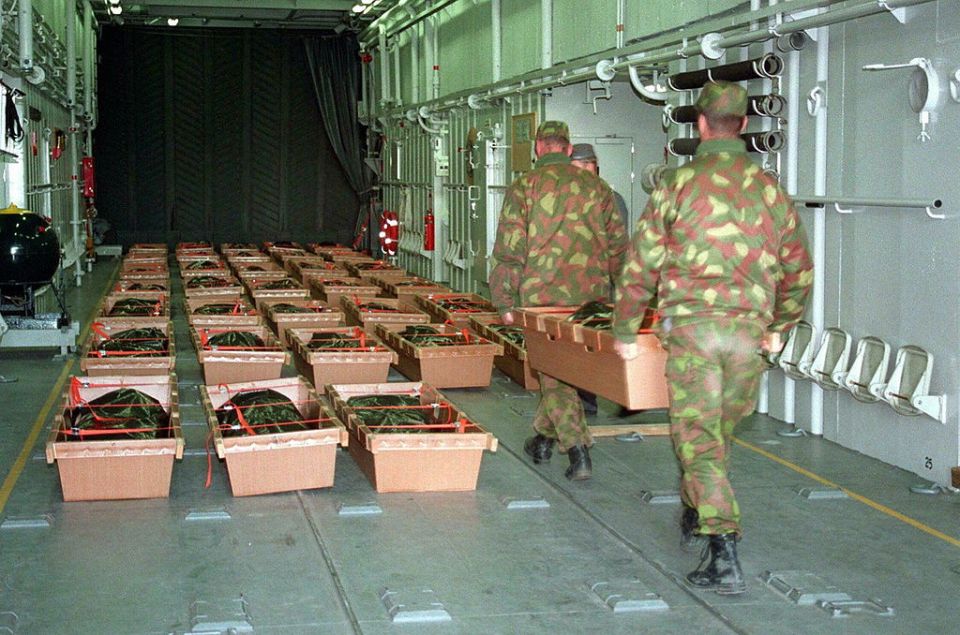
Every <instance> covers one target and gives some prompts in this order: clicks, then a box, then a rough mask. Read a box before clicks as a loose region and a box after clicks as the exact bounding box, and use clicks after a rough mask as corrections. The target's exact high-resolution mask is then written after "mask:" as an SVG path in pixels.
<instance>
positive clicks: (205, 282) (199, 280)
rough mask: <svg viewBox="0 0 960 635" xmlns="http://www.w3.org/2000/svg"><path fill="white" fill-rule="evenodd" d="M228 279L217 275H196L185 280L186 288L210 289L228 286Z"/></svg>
mask: <svg viewBox="0 0 960 635" xmlns="http://www.w3.org/2000/svg"><path fill="white" fill-rule="evenodd" d="M229 286H230V279H229V278H221V277H219V276H197V277H196V278H190V279H189V280H187V288H188V289H212V288H215V287H229Z"/></svg>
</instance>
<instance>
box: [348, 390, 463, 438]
mask: <svg viewBox="0 0 960 635" xmlns="http://www.w3.org/2000/svg"><path fill="white" fill-rule="evenodd" d="M347 405H348V406H350V408H352V409H353V412H354V413H355V414H356V415H357V417H359V418H360V421H361V422H363V424H364V425H366V426H367V427H369V428H376V431H377V432H406V433H422V432H444V431H446V430H447V429H445V428H443V427H437V428H426V427H424V428H421V427H410V426H427V425H437V426H442V425H445V424H446V425H448V424H450V423H452V422H453V421H454V415H455V413H454V411H453V409H452V408H451V407H450V406H449V405H448V404H440V405H437V406H423V405H421V404H420V397H419V396H417V395H357V396H355V397H350V398H349V399H347ZM450 429H452V428H450Z"/></svg>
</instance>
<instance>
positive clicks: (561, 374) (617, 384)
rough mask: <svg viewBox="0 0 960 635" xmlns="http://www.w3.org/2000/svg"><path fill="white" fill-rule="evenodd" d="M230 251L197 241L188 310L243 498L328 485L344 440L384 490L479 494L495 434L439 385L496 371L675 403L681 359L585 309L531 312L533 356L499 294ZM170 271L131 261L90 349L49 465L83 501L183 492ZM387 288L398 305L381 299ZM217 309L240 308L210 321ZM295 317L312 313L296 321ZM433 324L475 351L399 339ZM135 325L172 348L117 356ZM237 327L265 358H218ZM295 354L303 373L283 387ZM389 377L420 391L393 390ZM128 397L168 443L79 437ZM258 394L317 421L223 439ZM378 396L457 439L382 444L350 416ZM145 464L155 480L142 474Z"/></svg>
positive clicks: (151, 252)
mask: <svg viewBox="0 0 960 635" xmlns="http://www.w3.org/2000/svg"><path fill="white" fill-rule="evenodd" d="M221 254H222V256H221V255H218V254H217V253H216V252H214V251H213V249H212V248H210V247H208V246H199V245H198V246H191V247H186V246H181V248H178V250H177V253H176V259H177V261H178V264H179V268H180V275H181V279H182V282H183V286H184V291H185V295H186V298H185V300H184V303H183V308H184V310H185V313H186V315H187V318H188V322H189V324H190V333H191V339H192V341H193V346H194V348H195V349H196V351H197V355H198V358H199V361H200V363H201V365H202V368H203V374H204V381H205V384H206V386H205V387H202V388H201V397H202V400H203V403H204V405H205V406H206V409H207V418H208V422H209V424H210V427H211V435H212V438H213V445H214V447H215V449H216V452H217V454H218V455H219V457H220V458H222V459H224V460H225V462H226V464H227V472H228V475H229V478H230V483H231V488H232V490H233V492H234V494H235V495H247V494H259V493H267V492H276V491H289V490H294V489H309V488H316V487H327V486H330V485H332V483H333V462H334V460H335V456H336V453H335V448H336V446H337V445H338V444H341V445H345V446H346V447H347V448H348V450H349V452H350V453H351V455H353V457H354V458H355V460H356V461H357V463H358V464H359V466H360V467H361V469H362V470H363V471H364V472H365V473H366V474H367V476H368V477H369V479H370V480H371V482H372V483H373V484H374V486H375V487H376V488H377V490H378V491H381V492H386V491H426V490H465V489H474V488H475V487H476V481H477V476H478V472H479V465H480V458H481V456H482V453H483V450H484V449H489V450H494V449H495V448H496V439H495V438H493V436H492V435H490V434H489V433H487V432H486V431H484V430H483V429H482V428H481V427H480V426H478V425H477V424H476V423H474V422H472V421H470V420H469V419H468V418H467V417H466V416H465V415H463V413H461V412H459V411H457V410H456V409H455V408H454V407H453V406H452V405H451V404H450V402H449V401H448V400H446V398H444V397H443V395H442V394H441V393H439V392H438V391H437V389H438V388H447V387H472V386H487V385H489V383H490V375H491V370H492V366H493V364H496V366H497V367H499V368H500V369H501V370H503V371H504V372H505V373H506V374H507V375H509V376H510V377H511V378H513V379H514V381H517V382H518V383H519V384H521V385H523V386H524V387H525V388H527V389H533V388H536V387H537V382H536V378H535V377H536V373H535V371H538V370H539V371H543V372H546V373H548V374H550V375H552V376H554V377H557V378H559V379H561V380H563V381H567V382H569V383H571V384H573V385H576V386H578V387H581V388H583V389H586V390H590V391H592V392H595V393H596V394H598V395H600V396H603V397H606V398H608V399H611V400H612V401H615V402H618V403H621V404H623V405H625V406H627V407H629V408H635V409H640V408H657V407H663V406H665V405H666V404H667V392H666V385H665V381H664V377H663V365H664V362H665V358H666V355H665V353H664V351H663V350H662V348H661V347H660V345H659V342H658V341H657V339H656V337H655V336H654V335H653V334H652V333H650V332H645V333H641V334H639V335H638V343H639V344H640V347H641V355H640V357H639V358H638V359H636V360H631V361H630V362H625V361H623V360H621V359H620V358H619V357H617V355H616V353H615V351H614V350H613V339H612V336H611V335H610V333H609V332H603V331H597V330H594V329H589V328H585V327H583V326H580V325H578V324H575V323H571V322H569V321H567V320H566V317H567V316H568V315H569V314H570V313H572V312H573V310H574V309H572V308H565V309H559V308H558V309H551V308H538V309H527V310H523V311H520V312H519V315H520V321H521V323H522V326H523V328H524V336H525V338H524V339H525V345H524V344H523V343H519V344H518V343H517V342H516V341H513V340H511V339H508V338H506V337H504V335H503V333H502V332H501V331H500V330H499V329H498V324H499V318H498V316H497V314H496V311H495V310H494V308H493V307H492V306H491V305H489V303H488V302H486V301H485V300H484V299H483V298H481V297H479V296H475V295H470V294H454V293H451V292H450V290H449V289H446V288H444V287H441V286H439V285H437V284H436V283H433V282H430V281H427V280H422V279H418V278H414V277H410V276H407V275H406V274H405V272H404V271H402V270H400V269H397V268H395V267H393V266H392V265H389V264H388V263H384V262H381V261H375V260H373V259H372V258H369V257H368V256H363V255H361V254H357V253H355V252H351V251H349V250H344V249H336V248H313V249H312V250H311V251H310V252H308V251H307V250H305V249H303V248H300V247H299V246H289V247H288V246H277V245H272V246H268V247H267V248H266V251H265V252H263V251H259V250H257V248H256V247H255V246H249V245H242V246H241V245H236V246H235V245H230V246H223V247H222V248H221ZM167 261H168V255H167V253H166V251H165V249H164V248H163V247H162V246H152V245H140V246H135V247H134V248H132V249H131V251H130V253H129V254H128V256H127V258H126V259H125V260H124V261H123V263H122V265H121V273H120V279H119V281H118V282H117V283H116V285H115V286H114V288H113V290H112V293H110V294H108V295H107V296H106V297H105V298H104V300H103V304H102V307H101V310H100V311H99V312H98V313H99V317H98V318H97V321H96V323H95V325H94V328H93V329H92V332H91V334H90V337H89V338H88V340H87V342H86V343H85V346H84V348H83V358H82V362H81V368H82V370H83V371H84V372H85V373H86V376H85V377H78V378H74V379H72V383H71V386H70V388H69V389H68V390H67V392H66V394H65V396H64V406H63V408H62V409H61V414H60V416H59V417H58V420H57V423H56V425H55V426H54V429H53V430H52V431H51V436H50V439H49V442H48V446H47V456H48V461H50V462H53V461H57V462H58V467H59V470H60V474H61V482H62V484H63V491H64V497H65V499H67V500H85V499H98V498H136V497H156V496H166V495H167V493H168V491H169V483H170V476H171V472H172V465H173V462H174V459H175V458H179V457H180V456H182V452H183V440H182V437H181V435H180V430H179V414H178V407H177V396H178V395H177V385H176V379H175V376H173V375H172V371H173V369H174V363H175V349H174V343H173V329H172V325H171V322H170V300H169V299H170V291H171V280H170V273H169V269H168V268H167ZM198 280H200V281H201V282H207V283H209V284H207V285H204V284H198V283H197V281H198ZM271 281H272V282H274V284H271V283H270V282H271ZM277 281H284V282H283V283H276V282H277ZM361 293H367V294H368V295H361ZM381 293H385V294H390V295H392V296H394V297H392V298H382V297H379V296H378V294H381ZM131 298H135V299H138V302H139V304H140V305H141V306H143V307H146V308H145V309H144V311H145V314H141V315H129V314H127V315H116V310H117V308H118V307H123V306H127V305H125V304H123V303H124V301H128V300H130V299H131ZM371 303H372V304H373V305H374V306H373V307H371V306H369V305H371ZM135 304H136V303H135ZM211 306H216V307H217V310H218V311H219V310H225V311H226V312H225V313H213V314H212V313H209V312H206V311H204V308H205V307H211ZM281 307H285V309H284V310H282V311H281V310H280V308H281ZM290 307H295V308H296V309H298V310H297V312H287V310H289V309H290ZM377 307H379V308H377ZM125 310H126V309H125ZM343 322H345V323H346V324H345V325H344V324H343ZM427 323H433V325H434V326H435V327H436V328H437V330H439V331H440V335H441V336H442V335H450V336H451V337H453V336H456V337H460V338H464V339H466V340H468V341H467V342H465V343H464V344H463V345H455V346H440V347H423V346H417V345H415V344H413V343H411V342H410V341H409V340H407V339H405V338H404V336H403V335H402V333H401V331H403V330H404V329H406V328H407V326H408V325H410V324H427ZM134 328H153V329H156V330H157V331H159V332H160V333H162V334H163V336H164V338H165V341H166V342H167V343H168V345H167V348H166V350H165V351H161V352H160V353H158V354H156V355H151V356H149V357H138V356H136V355H125V354H122V351H121V354H119V355H112V354H104V352H103V351H102V348H103V346H102V345H103V344H104V342H105V341H109V340H110V339H111V337H113V336H115V335H116V334H118V333H120V332H123V331H125V330H129V329H134ZM224 331H241V332H246V333H249V334H251V335H255V336H256V337H258V338H260V340H261V341H262V342H263V346H258V347H255V349H250V348H249V347H246V348H245V347H230V346H218V345H211V344H210V339H211V338H212V337H214V336H215V335H217V334H219V333H222V332H224ZM318 333H338V334H342V335H344V336H353V337H356V338H357V339H360V340H362V341H361V343H360V344H361V345H360V346H357V347H356V350H323V349H312V348H311V347H310V342H311V339H312V338H313V337H315V336H316V334H318ZM351 348H352V347H351ZM291 354H292V357H293V360H294V362H295V365H296V368H297V370H298V371H299V372H300V373H301V375H302V377H296V378H292V379H291V378H281V373H282V366H283V365H284V364H285V363H287V362H289V361H290V357H291ZM391 364H393V365H394V366H395V367H397V368H398V369H399V370H400V371H401V373H403V374H404V375H406V376H407V377H408V378H409V379H412V380H414V382H412V383H407V382H402V383H400V382H392V383H386V379H387V373H388V371H389V368H390V366H391ZM304 378H306V379H304ZM118 385H119V386H130V387H134V386H141V385H142V386H144V387H145V388H144V390H145V391H146V392H147V393H148V394H150V395H152V396H153V397H154V398H155V399H157V400H158V401H160V402H161V403H163V404H164V406H165V407H167V408H168V409H169V415H170V430H171V432H170V434H169V435H168V438H157V439H140V440H111V441H97V440H89V441H79V442H78V441H72V440H69V434H68V431H69V426H70V421H69V418H70V413H71V411H73V410H74V409H76V408H78V407H83V406H84V404H86V403H88V402H89V401H90V400H92V399H94V398H96V397H97V396H99V395H102V394H103V393H104V392H106V391H107V390H109V389H111V388H113V387H116V386H118ZM251 390H276V391H278V392H281V393H282V394H283V395H285V396H286V397H287V398H289V399H290V401H291V403H295V404H296V405H297V407H298V409H300V412H301V414H302V415H303V418H304V419H307V420H310V421H312V422H315V423H317V424H318V425H317V426H316V427H315V429H310V430H296V431H284V432H277V433H270V434H256V435H249V436H247V435H240V436H233V435H231V434H224V432H225V430H224V429H223V426H222V425H221V424H220V423H219V422H218V419H217V416H216V411H217V409H218V408H220V407H221V406H223V405H224V404H226V403H228V402H230V401H231V399H232V398H233V397H234V396H236V395H237V394H240V393H243V392H246V391H251ZM318 393H321V394H322V395H323V396H322V397H321V396H319V395H318ZM371 394H374V395H376V394H388V395H397V394H411V395H416V396H417V397H418V399H419V404H418V405H417V406H415V407H417V408H432V409H434V410H436V409H437V408H442V409H443V412H444V413H446V416H445V417H444V422H443V425H444V426H445V428H444V429H443V430H442V431H440V430H432V429H429V430H418V431H417V433H414V434H398V433H390V432H383V431H378V430H377V426H370V425H367V424H365V423H364V422H363V421H361V420H360V418H359V417H358V416H357V415H356V413H355V412H352V411H351V407H350V405H349V404H347V400H348V399H350V398H351V397H353V396H360V395H371ZM437 412H439V411H437ZM105 465H107V466H109V469H104V466H105ZM144 469H148V470H154V471H155V475H154V476H151V477H150V478H144V477H143V476H142V475H141V476H137V474H138V473H140V471H141V470H144Z"/></svg>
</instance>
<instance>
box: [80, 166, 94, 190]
mask: <svg viewBox="0 0 960 635" xmlns="http://www.w3.org/2000/svg"><path fill="white" fill-rule="evenodd" d="M80 164H81V166H82V168H83V196H84V197H85V198H94V195H95V193H96V188H95V187H94V181H95V175H94V169H93V157H83V159H82V160H81V162H80Z"/></svg>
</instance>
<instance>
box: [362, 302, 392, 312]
mask: <svg viewBox="0 0 960 635" xmlns="http://www.w3.org/2000/svg"><path fill="white" fill-rule="evenodd" d="M358 306H359V308H360V310H361V311H371V312H374V313H399V312H400V309H398V308H397V307H394V306H390V305H389V304H384V303H383V302H361V303H360V304H359V305H358Z"/></svg>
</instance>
